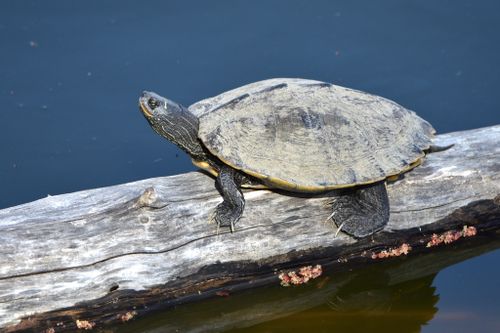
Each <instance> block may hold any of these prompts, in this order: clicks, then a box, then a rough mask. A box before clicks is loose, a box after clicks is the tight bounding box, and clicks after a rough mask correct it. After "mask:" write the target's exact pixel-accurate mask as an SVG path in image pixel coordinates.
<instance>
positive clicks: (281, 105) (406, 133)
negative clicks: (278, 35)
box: [139, 78, 435, 238]
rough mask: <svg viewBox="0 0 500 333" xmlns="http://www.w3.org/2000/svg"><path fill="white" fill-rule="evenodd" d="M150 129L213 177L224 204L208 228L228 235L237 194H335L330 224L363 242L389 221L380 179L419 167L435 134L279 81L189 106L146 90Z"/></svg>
mask: <svg viewBox="0 0 500 333" xmlns="http://www.w3.org/2000/svg"><path fill="white" fill-rule="evenodd" d="M139 108H140V110H141V111H142V113H143V114H144V116H145V118H146V119H147V121H148V122H149V124H150V125H151V127H152V128H153V129H154V130H155V131H156V132H157V133H158V134H159V135H161V136H162V137H164V138H166V139H168V140H170V141H171V142H172V143H174V144H176V145H177V146H178V147H179V148H180V149H182V150H183V151H185V152H186V153H187V154H189V155H190V157H191V159H192V161H193V164H194V165H196V166H197V167H199V168H201V169H204V170H206V171H208V172H209V173H210V174H212V175H213V176H214V177H216V181H215V185H216V188H217V189H218V190H219V192H220V193H221V195H222V197H223V201H222V202H221V203H220V204H218V205H217V206H216V207H215V210H214V211H213V214H212V220H213V221H215V222H216V223H217V226H218V228H219V227H229V228H230V230H231V232H232V231H234V225H235V223H236V222H237V221H238V220H239V219H240V217H241V216H242V214H243V210H244V207H245V199H244V196H243V193H242V191H241V188H253V189H263V188H265V189H271V190H278V191H280V193H283V194H285V195H286V194H287V193H290V194H292V193H318V194H321V193H327V192H330V191H334V192H335V193H337V195H336V196H334V198H333V200H331V209H332V212H331V215H330V216H329V219H332V220H333V222H334V223H335V224H336V225H337V227H338V230H342V231H343V232H345V233H347V234H349V235H351V236H353V237H355V238H363V237H366V236H369V235H371V234H373V233H375V232H377V231H379V230H381V229H383V227H384V226H385V225H386V224H387V223H388V220H389V199H388V195H387V190H386V181H387V180H388V179H394V178H397V177H398V176H399V175H401V174H403V173H404V172H407V171H409V170H411V169H412V168H414V167H416V166H418V165H419V164H420V163H421V162H422V160H423V158H424V156H425V154H426V152H427V151H428V150H429V149H430V148H431V145H432V139H433V136H434V134H435V130H434V128H433V127H432V126H431V125H430V123H429V122H427V121H425V120H424V119H422V118H420V117H419V116H418V115H417V114H416V113H415V112H413V111H410V110H408V109H406V108H404V107H403V106H401V105H399V104H397V103H396V102H393V101H391V100H389V99H386V98H383V97H380V96H377V95H373V94H369V93H366V92H362V91H359V90H354V89H350V88H346V87H342V86H339V85H335V84H332V83H328V82H322V81H316V80H309V79H300V78H275V79H267V80H263V81H258V82H254V83H251V84H247V85H244V86H241V87H239V88H236V89H233V90H230V91H227V92H224V93H222V94H220V95H218V96H215V97H211V98H207V99H203V100H201V101H199V102H197V103H194V104H193V105H191V106H189V107H184V106H183V105H181V104H179V103H176V102H174V101H171V100H169V99H167V98H164V97H162V96H160V95H158V94H156V93H154V92H149V91H144V92H143V93H142V95H141V96H140V98H139Z"/></svg>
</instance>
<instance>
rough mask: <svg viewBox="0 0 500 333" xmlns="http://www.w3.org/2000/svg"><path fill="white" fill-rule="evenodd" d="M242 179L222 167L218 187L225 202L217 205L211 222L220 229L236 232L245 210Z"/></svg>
mask: <svg viewBox="0 0 500 333" xmlns="http://www.w3.org/2000/svg"><path fill="white" fill-rule="evenodd" d="M240 178H241V177H240V176H239V174H238V173H237V172H236V170H234V169H232V168H230V167H227V166H222V167H221V168H220V170H219V175H218V176H217V180H216V187H217V189H218V190H219V191H220V193H221V194H222V197H223V198H224V201H222V202H221V203H220V204H218V205H217V207H216V208H215V211H214V212H213V214H212V217H211V220H213V221H215V222H216V223H217V228H219V227H229V228H230V229H231V232H233V231H234V224H235V223H236V222H237V221H238V220H239V219H240V217H241V215H242V214H243V209H244V208H245V199H244V198H243V193H241V190H240V182H241V179H240Z"/></svg>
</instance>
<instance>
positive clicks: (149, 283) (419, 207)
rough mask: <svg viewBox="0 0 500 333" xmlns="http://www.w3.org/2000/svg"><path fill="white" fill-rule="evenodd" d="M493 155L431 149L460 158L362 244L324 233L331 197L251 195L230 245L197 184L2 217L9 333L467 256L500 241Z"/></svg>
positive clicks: (472, 142)
mask: <svg viewBox="0 0 500 333" xmlns="http://www.w3.org/2000/svg"><path fill="white" fill-rule="evenodd" d="M499 143H500V125H498V126H493V127H488V128H482V129H476V130H470V131H463V132H455V133H448V134H443V135H439V136H437V137H436V139H435V144H436V145H439V146H446V145H450V144H454V146H453V147H451V148H450V149H448V150H445V151H441V152H436V153H431V154H429V155H428V156H427V157H426V159H425V161H424V163H423V164H422V165H421V166H419V167H417V168H416V169H414V170H412V171H411V172H409V173H407V174H405V175H404V177H402V179H400V180H397V181H395V182H392V183H390V184H388V186H387V188H388V193H389V199H390V205H391V209H390V211H391V217H390V221H389V224H388V225H387V226H386V228H385V229H384V230H382V231H381V232H378V233H377V234H375V235H373V236H371V237H367V238H364V239H361V240H357V239H354V238H352V237H349V236H348V235H346V234H343V233H342V232H340V233H338V235H337V236H335V233H336V228H335V227H334V225H333V224H332V223H331V222H325V220H326V218H327V217H328V215H329V204H328V203H329V202H331V201H332V200H335V196H336V195H338V193H337V192H336V191H332V192H329V193H324V194H321V195H294V194H290V193H284V192H273V191H267V190H254V191H250V190H249V191H245V192H244V194H245V198H246V201H247V203H246V207H245V212H244V214H243V217H242V219H241V220H240V221H239V222H238V224H237V225H236V232H234V233H229V232H228V231H226V230H220V232H219V233H217V230H216V227H215V225H213V224H209V223H208V220H209V216H210V213H211V212H212V210H213V208H214V207H215V206H216V205H217V203H219V202H220V201H221V197H220V195H219V194H218V192H217V191H216V189H215V187H214V180H213V178H211V177H209V176H207V175H206V174H204V173H201V172H192V173H187V174H182V175H177V176H171V177H160V178H153V179H147V180H142V181H137V182H133V183H128V184H123V185H117V186H111V187H106V188H99V189H94V190H87V191H81V192H76V193H70V194H62V195H56V196H49V197H47V198H44V199H40V200H37V201H34V202H31V203H27V204H24V205H19V206H15V207H11V208H7V209H3V210H0V242H1V244H2V247H1V248H0V327H1V328H2V329H1V330H2V331H5V332H18V331H19V332H20V331H30V330H34V331H43V330H44V329H47V330H48V331H50V329H53V332H62V331H71V330H74V329H76V328H77V326H80V327H81V328H84V327H85V326H86V325H88V326H91V327H93V328H100V327H103V326H105V325H109V324H115V323H121V322H124V321H128V320H129V319H131V318H132V317H134V318H137V317H140V316H142V315H145V314H146V313H149V312H153V311H157V310H159V309H164V308H168V307H170V306H172V305H175V304H179V303H183V302H188V301H193V300H199V299H203V298H208V297H212V296H214V295H215V294H216V293H217V292H218V291H220V290H230V291H231V292H235V291H238V290H242V289H246V288H253V287H256V286H260V285H265V284H273V283H276V284H279V283H280V279H279V276H280V273H281V272H288V271H291V270H296V269H297V268H299V267H301V266H307V265H316V264H320V265H323V266H324V267H330V268H332V267H333V268H334V270H335V271H336V272H340V271H345V270H347V269H352V268H353V267H354V266H366V265H367V264H368V263H377V262H383V261H386V260H385V259H388V260H401V259H400V258H392V259H391V258H390V257H395V256H400V257H403V256H409V257H411V256H412V255H413V254H415V253H422V252H425V253H428V252H431V251H434V250H435V249H438V248H441V247H444V246H446V245H447V244H449V243H452V242H455V241H456V242H457V243H462V244H464V246H466V245H467V244H468V242H471V241H470V240H471V239H473V237H471V236H474V235H475V234H482V235H487V234H492V235H493V234H496V233H497V231H498V230H499V229H500V228H499V227H500V195H499V194H500V144H499ZM422 269H423V270H425V269H426V268H425V267H422ZM285 277H286V276H285Z"/></svg>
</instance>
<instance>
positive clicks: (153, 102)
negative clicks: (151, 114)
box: [148, 97, 159, 109]
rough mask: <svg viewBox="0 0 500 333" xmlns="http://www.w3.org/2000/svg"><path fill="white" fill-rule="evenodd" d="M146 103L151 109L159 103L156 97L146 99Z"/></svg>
mask: <svg viewBox="0 0 500 333" xmlns="http://www.w3.org/2000/svg"><path fill="white" fill-rule="evenodd" d="M148 105H149V107H150V108H151V109H156V107H157V106H158V105H159V103H158V101H157V100H156V99H154V98H153V97H151V98H150V99H148Z"/></svg>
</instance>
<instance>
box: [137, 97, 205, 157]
mask: <svg viewBox="0 0 500 333" xmlns="http://www.w3.org/2000/svg"><path fill="white" fill-rule="evenodd" d="M139 109H140V110H141V112H142V114H143V115H144V117H146V119H147V121H148V122H149V124H150V125H151V127H153V129H154V130H155V131H156V133H158V134H159V135H161V136H163V137H164V138H166V139H168V140H169V141H171V142H173V143H175V144H176V145H177V146H178V147H179V148H181V149H182V150H184V151H185V152H187V153H188V154H189V155H191V156H192V157H193V158H199V157H200V156H204V155H205V153H204V151H203V148H202V146H201V143H200V141H199V140H198V125H199V122H198V118H197V117H196V116H195V115H194V114H192V113H191V112H189V110H188V109H186V108H185V107H183V106H182V105H180V104H178V103H175V102H173V101H171V100H169V99H167V98H165V97H162V96H160V95H158V94H155V93H154V92H149V91H144V92H143V93H142V95H141V97H140V98H139Z"/></svg>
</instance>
